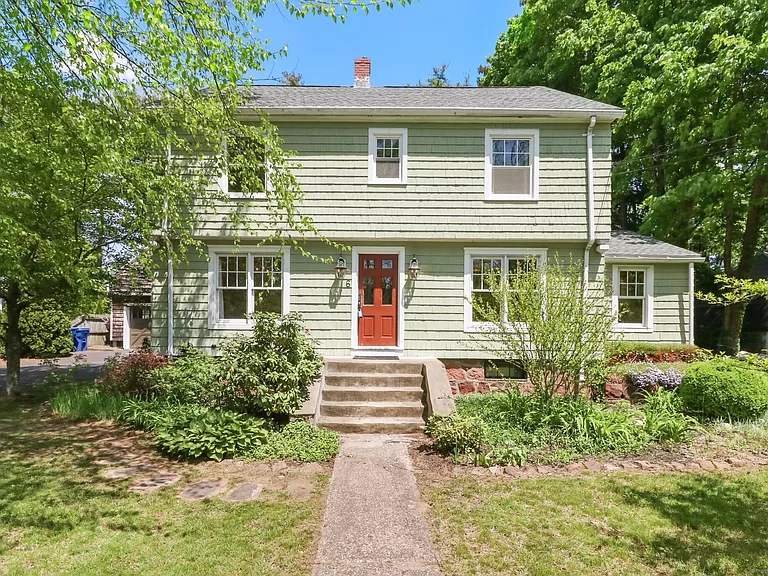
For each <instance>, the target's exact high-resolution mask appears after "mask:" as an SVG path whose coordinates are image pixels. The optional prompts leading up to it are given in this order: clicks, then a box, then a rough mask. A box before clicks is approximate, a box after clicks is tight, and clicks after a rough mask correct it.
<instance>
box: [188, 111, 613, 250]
mask: <svg viewBox="0 0 768 576" xmlns="http://www.w3.org/2000/svg"><path fill="white" fill-rule="evenodd" d="M377 126H382V125H381V124H370V125H369V124H363V123H337V124H312V123H282V124H281V125H280V126H279V128H280V135H281V137H282V138H283V139H284V141H285V144H284V146H285V148H286V149H287V150H293V151H295V152H296V158H295V159H296V162H297V163H298V164H300V167H299V168H297V169H296V170H295V174H296V177H297V180H298V182H299V184H300V185H301V188H302V190H303V191H304V193H305V195H306V198H305V200H304V203H303V205H302V208H301V211H302V213H303V214H306V215H308V216H311V217H312V218H313V219H314V220H315V223H316V225H317V227H318V229H319V230H320V232H321V233H323V234H325V235H327V236H328V237H330V238H335V239H346V240H352V239H356V240H364V239H373V238H382V239H384V238H386V239H395V238H407V239H411V240H426V241H431V240H439V239H443V238H444V239H449V240H461V241H481V240H495V241H525V242H531V241H548V242H557V241H561V242H562V241H577V240H579V241H585V240H586V234H587V230H586V227H587V225H586V219H587V203H586V137H585V136H584V134H585V132H586V124H584V125H582V124H540V125H534V127H536V128H538V129H539V137H540V145H539V148H540V168H539V181H540V186H539V190H540V198H539V200H538V201H535V202H530V201H528V202H514V201H513V202H489V201H485V200H484V161H485V129H486V128H525V127H531V126H532V125H531V124H525V123H505V124H480V123H478V124H408V123H404V124H387V125H386V126H388V127H399V128H402V127H404V128H407V129H408V151H407V152H408V184H407V185H402V186H397V185H369V184H368V129H369V128H370V127H377ZM610 143H611V134H610V127H609V125H608V124H605V123H603V124H598V125H597V126H596V128H595V135H594V142H593V146H594V159H595V163H594V167H595V199H596V206H595V215H596V226H597V233H598V238H600V237H602V238H607V237H608V235H609V230H610V168H611V163H610ZM258 202H259V201H257V206H256V207H253V208H248V209H247V210H249V211H251V213H252V214H254V215H256V216H257V217H258V216H259V214H260V213H263V210H261V209H260V208H258ZM199 233H200V234H201V235H207V236H211V235H213V236H217V235H220V236H226V235H230V234H231V233H232V231H231V227H230V224H229V221H228V218H227V216H226V209H225V208H222V210H220V211H219V213H218V214H207V215H206V216H205V220H204V222H203V225H202V229H201V230H200V231H199Z"/></svg>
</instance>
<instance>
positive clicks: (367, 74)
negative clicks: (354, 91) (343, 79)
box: [354, 57, 371, 88]
mask: <svg viewBox="0 0 768 576" xmlns="http://www.w3.org/2000/svg"><path fill="white" fill-rule="evenodd" d="M354 86H355V88H370V87H371V59H370V58H366V57H363V58H355V84H354Z"/></svg>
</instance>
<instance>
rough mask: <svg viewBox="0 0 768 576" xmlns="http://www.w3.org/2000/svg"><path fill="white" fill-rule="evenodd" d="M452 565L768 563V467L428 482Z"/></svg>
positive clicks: (735, 566) (616, 568) (572, 570)
mask: <svg viewBox="0 0 768 576" xmlns="http://www.w3.org/2000/svg"><path fill="white" fill-rule="evenodd" d="M424 498H425V499H426V500H427V501H428V503H429V504H430V505H431V509H432V521H433V526H434V536H435V541H436V545H437V547H438V554H439V555H440V556H441V562H440V564H441V567H442V569H443V571H444V573H445V574H446V576H451V575H456V576H458V575H462V576H465V575H466V576H469V575H477V576H479V575H483V576H495V575H501V574H505V575H515V574H525V575H532V576H544V575H550V574H576V575H578V576H592V575H597V574H601V575H606V576H608V575H610V576H615V575H627V576H630V575H631V576H638V575H644V574H664V575H701V576H704V575H706V576H714V575H724V576H725V575H740V574H744V575H747V574H750V575H754V574H765V573H768V472H755V473H742V474H738V475H736V474H723V475H720V474H709V475H703V474H700V475H697V474H689V475H669V474H667V475H640V474H638V475H612V476H594V477H584V478H545V479H536V480H520V481H515V482H498V481H497V482H489V483H479V482H477V480H476V479H467V478H464V479H451V480H444V481H441V482H438V483H435V484H432V485H430V486H428V487H426V488H425V490H424Z"/></svg>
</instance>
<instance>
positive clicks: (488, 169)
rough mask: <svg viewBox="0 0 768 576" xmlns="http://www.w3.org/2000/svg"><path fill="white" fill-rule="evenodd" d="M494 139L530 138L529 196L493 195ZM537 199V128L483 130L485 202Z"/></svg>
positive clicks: (532, 200)
mask: <svg viewBox="0 0 768 576" xmlns="http://www.w3.org/2000/svg"><path fill="white" fill-rule="evenodd" d="M494 138H530V139H531V193H530V194H494V193H493V165H492V164H491V156H492V155H493V139H494ZM538 199H539V130H538V128H525V129H520V128H507V129H496V128H486V130H485V200H486V201H489V202H510V201H518V202H535V201H537V200H538Z"/></svg>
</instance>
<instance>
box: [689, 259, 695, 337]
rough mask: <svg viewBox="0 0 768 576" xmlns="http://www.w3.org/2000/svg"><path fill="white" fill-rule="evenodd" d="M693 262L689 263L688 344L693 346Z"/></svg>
mask: <svg viewBox="0 0 768 576" xmlns="http://www.w3.org/2000/svg"><path fill="white" fill-rule="evenodd" d="M693 304H694V301H693V262H689V263H688V344H693Z"/></svg>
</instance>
